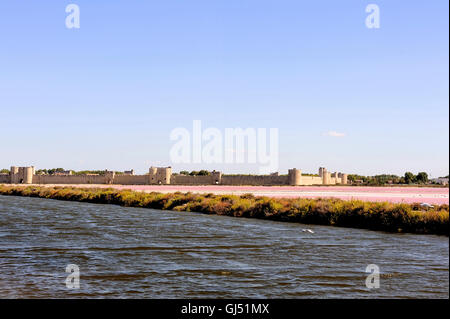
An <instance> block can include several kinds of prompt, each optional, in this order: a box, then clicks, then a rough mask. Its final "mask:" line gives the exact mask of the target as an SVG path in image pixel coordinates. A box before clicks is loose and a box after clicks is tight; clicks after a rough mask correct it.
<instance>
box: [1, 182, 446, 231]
mask: <svg viewBox="0 0 450 319" xmlns="http://www.w3.org/2000/svg"><path fill="white" fill-rule="evenodd" d="M0 195H12V196H28V197H40V198H48V199H57V200H67V201H79V202H88V203H102V204H114V205H121V206H128V207H144V208H154V209H162V210H174V211H186V212H199V213H205V214H218V215H226V216H235V217H249V218H261V219H270V220H276V221H287V222H297V223H304V224H316V225H332V226H341V227H353V228H364V229H371V230H381V231H388V232H409V233H418V234H438V235H446V236H448V235H449V206H448V205H436V206H434V207H433V208H423V207H422V206H420V204H418V203H415V204H394V203H389V202H367V201H361V200H349V201H345V200H341V199H335V198H318V199H308V198H269V197H256V196H254V195H252V194H245V195H242V196H237V195H214V194H193V193H180V192H176V193H168V194H163V193H157V192H152V193H144V192H138V191H132V190H117V189H113V188H77V187H38V186H7V185H0Z"/></svg>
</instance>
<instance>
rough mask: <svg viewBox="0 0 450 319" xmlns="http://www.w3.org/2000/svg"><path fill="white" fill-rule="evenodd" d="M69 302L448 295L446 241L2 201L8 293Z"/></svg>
mask: <svg viewBox="0 0 450 319" xmlns="http://www.w3.org/2000/svg"><path fill="white" fill-rule="evenodd" d="M305 228H308V229H311V230H313V231H314V233H309V232H305V231H303V229H305ZM68 264H75V265H77V266H78V267H79V270H80V288H79V289H69V288H67V287H66V277H67V276H68V275H69V274H68V273H66V266H67V265H68ZM369 264H376V265H377V266H378V267H379V269H380V273H381V275H380V285H379V288H373V289H369V288H367V287H366V284H365V282H366V276H367V275H369V273H366V267H367V265H369ZM73 297H94V298H105V297H106V298H245V297H254V298H448V297H449V240H448V237H442V236H431V235H413V234H389V233H383V232H374V231H367V230H359V229H349V228H338V227H327V226H315V225H302V224H294V223H282V222H272V221H266V220H256V219H243V218H233V217H223V216H216V215H213V216H210V215H203V214H198V213H186V212H172V211H157V210H152V209H141V208H124V207H120V206H113V205H96V204H87V203H77V202H64V201H55V200H46V199H38V198H25V197H6V196H0V298H73Z"/></svg>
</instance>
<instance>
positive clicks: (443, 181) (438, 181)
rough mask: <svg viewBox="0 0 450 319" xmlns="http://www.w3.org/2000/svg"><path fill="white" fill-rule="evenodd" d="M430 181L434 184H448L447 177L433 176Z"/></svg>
mask: <svg viewBox="0 0 450 319" xmlns="http://www.w3.org/2000/svg"><path fill="white" fill-rule="evenodd" d="M431 181H432V182H433V183H436V184H441V185H448V177H438V178H433V179H432V180H431Z"/></svg>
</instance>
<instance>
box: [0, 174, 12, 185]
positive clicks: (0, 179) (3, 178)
mask: <svg viewBox="0 0 450 319" xmlns="http://www.w3.org/2000/svg"><path fill="white" fill-rule="evenodd" d="M2 183H5V184H6V183H8V184H9V183H11V177H10V176H9V174H0V184H2Z"/></svg>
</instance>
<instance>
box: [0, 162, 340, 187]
mask: <svg viewBox="0 0 450 319" xmlns="http://www.w3.org/2000/svg"><path fill="white" fill-rule="evenodd" d="M347 181H348V175H347V174H343V173H337V172H336V173H333V174H331V173H330V172H328V171H327V169H326V168H324V167H320V168H319V177H317V176H303V175H302V171H301V170H299V169H296V168H293V169H290V170H289V171H288V175H287V176H286V175H284V176H279V175H278V174H271V175H222V173H220V172H216V171H213V172H212V173H211V175H208V176H189V175H173V174H172V168H171V167H151V168H150V170H149V174H148V175H128V174H124V175H116V174H115V173H114V172H112V171H105V174H104V175H35V169H34V167H33V166H30V167H16V166H12V167H11V173H10V175H7V174H2V175H0V183H13V184H32V183H33V184H120V185H149V184H150V185H151V184H164V185H169V184H173V185H253V186H264V185H267V186H270V185H280V186H281V185H292V186H300V185H335V184H347Z"/></svg>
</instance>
